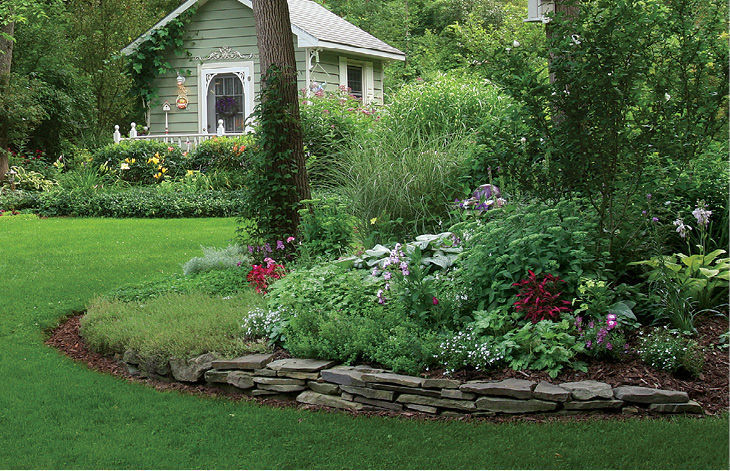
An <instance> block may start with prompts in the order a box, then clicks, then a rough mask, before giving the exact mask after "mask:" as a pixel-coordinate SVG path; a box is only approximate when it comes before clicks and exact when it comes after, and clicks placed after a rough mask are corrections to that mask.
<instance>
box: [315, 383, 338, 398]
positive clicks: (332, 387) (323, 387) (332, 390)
mask: <svg viewBox="0 0 730 471" xmlns="http://www.w3.org/2000/svg"><path fill="white" fill-rule="evenodd" d="M307 386H308V387H309V389H311V390H312V391H314V392H318V393H320V394H330V395H338V394H340V387H339V386H337V385H336V384H330V383H319V382H317V381H307Z"/></svg>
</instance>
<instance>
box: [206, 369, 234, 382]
mask: <svg viewBox="0 0 730 471" xmlns="http://www.w3.org/2000/svg"><path fill="white" fill-rule="evenodd" d="M229 373H230V371H227V370H226V371H221V370H208V371H206V372H205V375H204V377H205V381H207V382H208V383H225V382H227V381H228V374H229Z"/></svg>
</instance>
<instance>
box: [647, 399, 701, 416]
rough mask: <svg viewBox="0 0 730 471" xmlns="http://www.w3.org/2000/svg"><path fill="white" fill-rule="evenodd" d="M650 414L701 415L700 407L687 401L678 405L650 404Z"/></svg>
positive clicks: (693, 402)
mask: <svg viewBox="0 0 730 471" xmlns="http://www.w3.org/2000/svg"><path fill="white" fill-rule="evenodd" d="M649 410H650V411H651V412H659V413H662V414H702V413H703V412H704V411H703V410H702V406H701V405H699V404H698V403H697V402H695V401H688V402H684V403H679V404H667V403H664V404H650V405H649Z"/></svg>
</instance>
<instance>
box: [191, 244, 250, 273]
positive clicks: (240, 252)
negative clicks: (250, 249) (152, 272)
mask: <svg viewBox="0 0 730 471" xmlns="http://www.w3.org/2000/svg"><path fill="white" fill-rule="evenodd" d="M202 249H203V256H202V257H194V258H191V259H190V260H188V261H187V262H186V263H185V264H184V265H183V273H184V274H185V275H186V276H190V275H194V274H196V273H203V272H207V271H211V270H228V269H230V268H236V267H237V266H240V265H250V264H252V263H253V260H252V258H251V256H250V255H249V254H248V253H246V252H245V251H244V249H243V248H242V247H240V246H238V245H229V246H228V247H225V248H216V247H202Z"/></svg>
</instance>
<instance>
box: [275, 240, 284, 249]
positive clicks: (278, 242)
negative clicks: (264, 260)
mask: <svg viewBox="0 0 730 471" xmlns="http://www.w3.org/2000/svg"><path fill="white" fill-rule="evenodd" d="M276 250H284V242H282V241H280V240H277V241H276Z"/></svg>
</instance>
